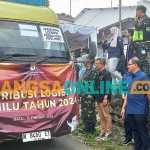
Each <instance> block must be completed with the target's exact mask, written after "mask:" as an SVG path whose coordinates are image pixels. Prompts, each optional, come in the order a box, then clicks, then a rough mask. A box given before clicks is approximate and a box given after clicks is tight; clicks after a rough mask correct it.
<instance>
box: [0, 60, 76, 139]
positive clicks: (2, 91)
mask: <svg viewBox="0 0 150 150" xmlns="http://www.w3.org/2000/svg"><path fill="white" fill-rule="evenodd" d="M0 68H1V72H0V73H1V75H0V120H2V121H1V122H0V127H1V131H3V134H4V133H7V131H11V133H9V134H8V133H7V134H4V135H3V136H4V137H5V136H12V135H13V134H14V135H13V136H16V138H17V136H19V134H16V133H22V132H26V131H28V132H30V131H33V130H37V129H38V130H44V129H50V131H51V133H52V135H55V136H60V135H61V134H65V133H69V132H70V131H73V130H74V128H75V125H76V123H77V122H78V98H77V95H76V93H74V94H71V95H69V94H66V93H65V92H64V90H63V88H64V87H63V86H64V83H65V81H67V80H72V81H74V82H75V80H76V79H75V71H74V70H73V69H72V65H71V64H40V65H35V64H10V63H8V64H7V63H5V64H3V63H1V64H0ZM8 125H9V126H8ZM31 126H32V127H31ZM8 128H9V129H8ZM10 134H12V135H10ZM3 136H2V137H3ZM0 140H1V139H0Z"/></svg>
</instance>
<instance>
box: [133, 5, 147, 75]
mask: <svg viewBox="0 0 150 150" xmlns="http://www.w3.org/2000/svg"><path fill="white" fill-rule="evenodd" d="M146 10H147V9H146V7H145V6H143V5H139V6H138V7H137V9H136V17H135V20H134V23H133V25H134V27H135V31H134V35H133V41H134V43H135V48H134V56H136V57H138V58H139V59H140V63H141V70H142V71H143V72H145V73H146V74H147V75H148V76H150V63H149V54H150V19H149V17H148V16H147V15H146Z"/></svg>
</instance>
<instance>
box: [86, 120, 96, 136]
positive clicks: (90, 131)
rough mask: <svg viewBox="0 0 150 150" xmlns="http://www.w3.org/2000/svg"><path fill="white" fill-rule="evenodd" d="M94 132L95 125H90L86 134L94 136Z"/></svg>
mask: <svg viewBox="0 0 150 150" xmlns="http://www.w3.org/2000/svg"><path fill="white" fill-rule="evenodd" d="M95 131H96V130H95V123H90V130H89V131H88V134H94V132H95Z"/></svg>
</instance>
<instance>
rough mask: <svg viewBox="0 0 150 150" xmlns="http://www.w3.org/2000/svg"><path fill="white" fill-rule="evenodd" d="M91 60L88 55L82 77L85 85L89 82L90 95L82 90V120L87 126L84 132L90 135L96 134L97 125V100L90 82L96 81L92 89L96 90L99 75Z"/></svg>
mask: <svg viewBox="0 0 150 150" xmlns="http://www.w3.org/2000/svg"><path fill="white" fill-rule="evenodd" d="M91 60H92V58H90V56H89V55H87V56H86V61H85V62H84V66H85V67H86V70H85V72H84V74H83V76H82V84H83V85H84V84H85V82H87V81H88V93H84V92H83V91H82V90H81V118H82V120H83V122H84V125H85V128H84V129H83V130H82V131H84V132H86V133H89V134H93V133H94V131H95V124H96V112H95V100H94V97H93V95H92V94H91V93H90V89H91V88H90V86H91V85H90V81H94V87H92V88H95V83H96V81H98V73H97V70H96V69H95V68H93V62H92V61H91Z"/></svg>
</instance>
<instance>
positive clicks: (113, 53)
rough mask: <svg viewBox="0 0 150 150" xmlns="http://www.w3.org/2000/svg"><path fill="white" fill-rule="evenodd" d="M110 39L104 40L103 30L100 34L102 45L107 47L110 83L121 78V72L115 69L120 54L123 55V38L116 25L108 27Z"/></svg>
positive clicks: (104, 47)
mask: <svg viewBox="0 0 150 150" xmlns="http://www.w3.org/2000/svg"><path fill="white" fill-rule="evenodd" d="M110 36H111V39H110V41H109V42H108V43H107V41H105V35H104V32H103V34H102V47H103V49H104V50H106V49H108V70H109V72H110V73H111V75H112V85H114V81H115V80H116V78H117V79H118V80H119V81H120V80H122V76H121V74H120V73H119V72H118V71H117V65H118V62H119V60H120V58H121V56H122V55H124V52H123V51H124V48H123V39H122V38H121V34H120V30H119V29H118V28H117V27H112V28H110Z"/></svg>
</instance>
